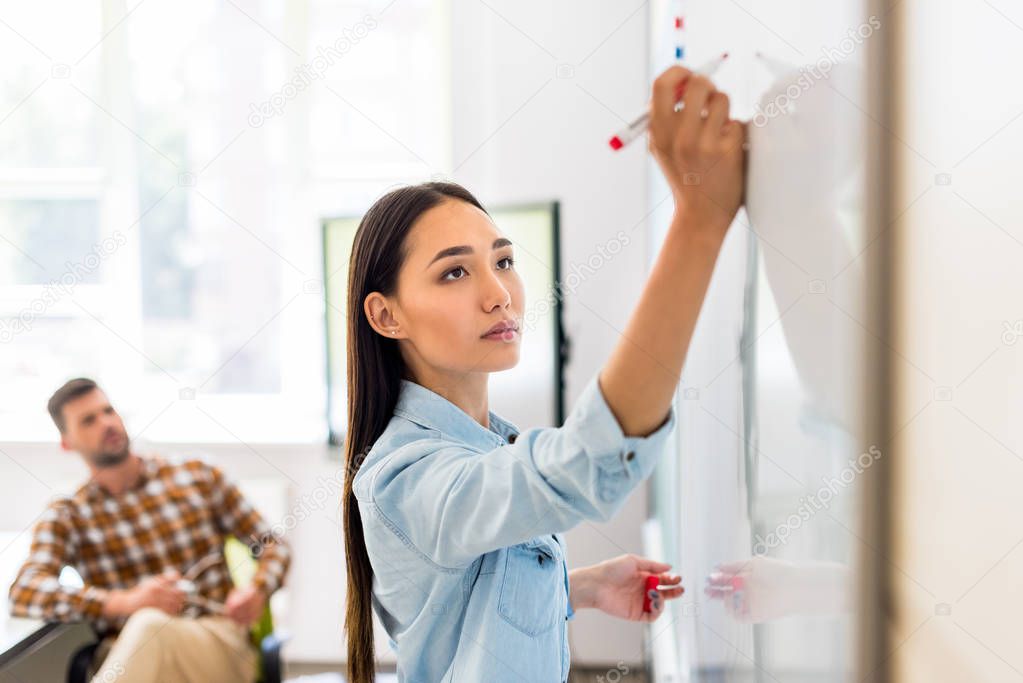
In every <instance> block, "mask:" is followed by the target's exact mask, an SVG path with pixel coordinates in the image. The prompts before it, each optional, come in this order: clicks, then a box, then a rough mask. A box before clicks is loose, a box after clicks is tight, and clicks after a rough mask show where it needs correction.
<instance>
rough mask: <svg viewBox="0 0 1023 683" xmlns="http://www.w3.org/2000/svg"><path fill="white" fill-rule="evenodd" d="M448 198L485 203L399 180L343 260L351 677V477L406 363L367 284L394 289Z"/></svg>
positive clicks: (369, 581)
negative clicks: (378, 322) (416, 242)
mask: <svg viewBox="0 0 1023 683" xmlns="http://www.w3.org/2000/svg"><path fill="white" fill-rule="evenodd" d="M450 199H455V200H461V201H464V202H467V203H469V204H472V205H473V206H475V207H476V208H478V209H480V210H481V211H486V210H485V209H484V208H483V206H482V205H481V204H480V203H479V201H477V199H476V198H475V197H474V196H472V194H471V193H470V192H469V191H468V190H466V189H465V188H463V187H461V186H460V185H456V184H454V183H441V182H431V183H423V184H421V185H412V186H408V187H402V188H399V189H397V190H392V191H391V192H388V193H387V194H385V195H384V196H383V197H381V198H380V199H378V200H377V201H376V202H375V203H374V204H373V206H372V207H370V209H369V211H367V212H366V215H365V216H363V217H362V221H361V222H360V223H359V229H358V230H357V231H356V233H355V242H354V245H353V247H352V257H351V261H350V263H349V268H348V432H347V434H346V435H345V442H344V452H345V486H344V498H343V500H342V504H341V506H342V510H343V516H344V528H345V555H346V558H345V561H346V564H347V568H348V591H347V606H346V613H345V631H346V632H347V638H348V680H349V682H350V683H372V681H373V679H374V670H375V666H374V657H373V609H372V599H371V598H372V591H373V567H372V566H371V565H370V562H369V555H368V554H367V553H366V540H365V537H364V536H363V533H362V517H361V515H360V514H359V507H358V503H357V502H356V500H355V495H354V494H353V493H352V481H353V480H354V479H355V473H356V472H358V470H359V466H360V465H361V464H362V460H363V459H364V458H365V457H366V454H367V453H368V452H369V450H370V448H372V446H373V443H374V442H375V441H376V440H377V438H379V437H380V435H381V434H382V433H383V431H384V428H385V427H387V423H388V421H390V419H391V416H392V415H393V413H394V406H395V404H396V403H397V401H398V390H399V389H400V386H401V380H402V378H403V377H404V376H405V363H404V361H403V360H402V358H401V354H400V353H399V351H398V342H397V340H395V339H388V338H386V337H384V336H382V335H381V334H379V333H378V332H376V331H375V330H374V329H373V328H372V327H370V325H369V321H368V320H367V318H366V313H365V310H364V308H363V304H364V302H365V300H366V296H367V295H368V294H370V293H371V292H380V293H381V294H383V295H385V296H391V295H393V294H394V293H395V289H396V288H397V284H398V271H399V270H400V269H401V266H402V264H403V263H404V262H405V258H406V256H407V253H406V248H407V244H406V237H407V236H408V233H409V230H410V229H411V228H412V226H413V224H414V223H415V222H416V220H417V219H418V218H419V217H420V216H421V215H423V213H425V212H426V211H428V210H429V209H432V208H433V207H435V206H437V205H439V204H441V203H443V202H445V201H448V200H450Z"/></svg>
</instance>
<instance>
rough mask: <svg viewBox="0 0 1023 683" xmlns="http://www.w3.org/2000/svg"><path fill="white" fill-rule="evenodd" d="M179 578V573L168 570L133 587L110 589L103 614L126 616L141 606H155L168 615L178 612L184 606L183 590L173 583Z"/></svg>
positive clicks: (106, 615) (109, 616) (108, 616)
mask: <svg viewBox="0 0 1023 683" xmlns="http://www.w3.org/2000/svg"><path fill="white" fill-rule="evenodd" d="M180 578H181V575H180V574H178V573H177V572H176V571H173V570H170V571H168V572H165V573H164V574H161V575H160V576H151V577H149V578H147V579H143V580H142V581H141V582H140V583H139V584H138V585H137V586H135V587H133V588H129V589H127V590H113V591H110V594H109V595H108V597H107V600H106V602H105V603H104V604H103V616H104V617H107V618H111V617H127V616H131V615H132V614H134V613H135V612H137V611H138V610H140V609H142V608H143V607H156V608H157V609H160V610H163V611H164V612H166V613H167V614H170V615H177V614H180V613H181V610H182V609H183V608H184V606H185V592H184V591H183V590H181V589H180V588H178V587H177V586H176V585H175V582H176V581H177V580H178V579H180Z"/></svg>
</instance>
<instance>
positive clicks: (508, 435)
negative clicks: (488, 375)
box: [394, 379, 519, 448]
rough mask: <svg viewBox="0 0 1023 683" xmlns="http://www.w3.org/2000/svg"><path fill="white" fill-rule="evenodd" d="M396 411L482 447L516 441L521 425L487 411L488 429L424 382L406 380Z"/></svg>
mask: <svg viewBox="0 0 1023 683" xmlns="http://www.w3.org/2000/svg"><path fill="white" fill-rule="evenodd" d="M394 413H395V414H396V415H401V416H402V417H404V418H406V419H408V420H411V421H412V422H415V423H416V424H418V425H422V426H423V427H427V428H429V429H434V430H436V431H438V432H440V433H441V434H443V435H444V436H445V437H447V438H450V439H454V440H458V441H463V442H466V443H469V444H471V445H474V446H478V447H481V448H496V447H498V446H501V445H503V444H505V443H514V442H515V438H516V437H517V436H518V433H519V430H518V428H517V427H516V426H515V425H514V424H512V423H511V422H508V421H507V420H504V419H502V418H501V417H499V416H497V415H496V414H495V413H494V411H492V410H489V411H487V413H488V415H489V417H490V428H489V429H487V428H486V427H484V426H483V425H481V424H480V423H479V422H477V421H476V420H474V419H472V418H471V417H470V416H469V414H468V413H466V412H465V411H464V410H462V409H461V408H459V407H458V406H456V405H455V404H454V403H452V402H451V401H449V400H447V399H446V398H444V397H443V396H441V395H440V394H438V393H436V392H434V391H431V390H429V389H427V388H426V387H424V386H423V385H421V384H417V383H416V382H413V381H411V380H407V379H402V380H401V388H400V391H399V394H398V401H397V403H396V404H395V408H394Z"/></svg>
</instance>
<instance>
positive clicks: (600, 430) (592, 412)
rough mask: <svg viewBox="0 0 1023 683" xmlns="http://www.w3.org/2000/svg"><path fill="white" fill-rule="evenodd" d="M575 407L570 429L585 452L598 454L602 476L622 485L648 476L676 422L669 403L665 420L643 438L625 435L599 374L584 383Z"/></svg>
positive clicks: (673, 408)
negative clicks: (620, 481)
mask: <svg viewBox="0 0 1023 683" xmlns="http://www.w3.org/2000/svg"><path fill="white" fill-rule="evenodd" d="M577 408H578V409H577V410H576V411H575V414H574V416H573V417H574V418H575V420H576V421H575V424H574V425H573V428H574V429H575V430H576V431H577V433H578V438H579V440H580V441H581V442H582V443H583V444H584V445H585V450H586V451H587V452H590V453H597V454H599V455H597V456H596V460H597V464H598V466H599V467H600V468H601V469H602V470H603V472H604V474H605V477H607V478H611V479H618V480H622V481H625V482H633V481H635V480H639V479H645V478H646V477H648V476H650V474H651V472H653V469H654V466H655V465H656V464H657V460H658V458H660V457H661V456H662V454H663V453H664V449H665V446H666V445H667V442H668V439H669V438H670V437H671V434H672V433H673V432H674V430H675V425H676V422H677V416H676V411H675V404H674V403H671V404H669V407H668V415H667V417H665V418H664V421H663V422H662V423H661V424H660V426H659V427H657V428H656V429H655V430H654V431H652V432H650V433H649V434H647V435H646V436H626V435H625V432H624V431H622V427H621V425H619V424H618V419H617V418H616V417H615V416H614V413H613V412H612V411H611V406H610V405H608V403H607V397H605V396H604V391H603V389H601V387H600V382H599V381H598V375H594V376H593V377H592V378H591V379H590V381H589V382H587V384H586V387H585V388H584V389H583V391H582V394H580V396H579V401H578V403H577ZM609 483H611V482H609ZM609 495H611V496H612V497H613V495H614V494H613V492H612V493H609Z"/></svg>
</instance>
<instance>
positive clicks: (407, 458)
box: [352, 414, 452, 498]
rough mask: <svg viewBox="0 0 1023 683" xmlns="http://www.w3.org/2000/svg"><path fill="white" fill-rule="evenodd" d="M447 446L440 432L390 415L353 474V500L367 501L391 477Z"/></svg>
mask: <svg viewBox="0 0 1023 683" xmlns="http://www.w3.org/2000/svg"><path fill="white" fill-rule="evenodd" d="M450 445H452V444H451V443H450V442H449V441H448V440H447V439H445V438H444V435H443V434H442V433H441V432H440V431H438V430H436V429H433V428H431V427H426V426H423V425H420V424H417V423H415V422H413V421H411V420H409V419H407V418H406V417H403V416H402V415H398V414H395V415H393V416H392V417H391V419H390V421H389V422H388V423H387V426H386V427H385V428H384V431H383V432H381V434H380V436H378V437H377V439H376V441H374V442H373V445H372V447H370V449H369V452H368V453H366V457H365V458H364V459H363V461H362V464H361V465H360V466H359V471H358V472H356V473H355V479H354V482H353V484H352V487H353V489H354V490H355V494H356V497H359V498H371V497H372V492H373V489H375V488H376V487H377V486H378V485H379V484H381V483H383V482H385V481H387V480H388V479H390V478H393V474H394V473H396V472H399V471H401V470H402V469H404V468H406V467H408V466H410V465H412V464H414V463H416V462H418V461H419V460H421V459H423V458H425V457H427V456H429V455H430V454H431V453H433V452H435V451H437V450H439V449H441V448H444V447H447V446H450Z"/></svg>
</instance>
